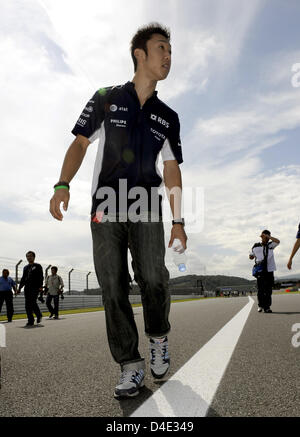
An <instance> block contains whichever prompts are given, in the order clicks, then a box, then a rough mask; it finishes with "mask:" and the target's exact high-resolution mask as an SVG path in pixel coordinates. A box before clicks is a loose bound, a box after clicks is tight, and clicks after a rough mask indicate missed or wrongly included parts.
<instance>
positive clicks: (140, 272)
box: [91, 221, 170, 364]
mask: <svg viewBox="0 0 300 437" xmlns="http://www.w3.org/2000/svg"><path fill="white" fill-rule="evenodd" d="M91 230H92V236H93V252H94V263H95V270H96V273H97V278H98V281H99V284H100V285H101V287H102V298H103V305H104V309H105V319H106V329H107V336H108V342H109V347H110V350H111V353H112V356H113V358H114V359H115V361H116V362H117V363H120V364H126V363H128V362H133V361H139V360H141V355H140V353H139V351H138V331H137V327H136V324H135V320H134V315H133V311H132V307H131V304H130V302H129V298H128V295H129V283H128V264H127V253H128V243H129V245H130V252H131V255H132V258H133V269H134V278H135V280H136V281H137V283H138V285H139V287H140V289H141V298H142V304H143V313H144V325H145V333H146V335H148V336H150V337H160V336H163V335H166V334H167V333H168V332H169V331H170V323H169V320H168V316H169V311H170V293H169V289H168V280H169V272H168V270H167V269H166V267H165V262H164V256H165V241H164V228H163V223H162V222H141V221H139V222H136V223H134V222H130V221H127V222H123V223H120V222H115V223H113V222H108V221H106V222H102V223H93V222H92V223H91Z"/></svg>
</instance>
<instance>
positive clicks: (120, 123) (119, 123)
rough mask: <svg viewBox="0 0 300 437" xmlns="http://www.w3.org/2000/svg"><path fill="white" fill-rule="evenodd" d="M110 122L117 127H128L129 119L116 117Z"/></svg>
mask: <svg viewBox="0 0 300 437" xmlns="http://www.w3.org/2000/svg"><path fill="white" fill-rule="evenodd" d="M110 122H111V123H112V124H114V125H115V126H116V127H126V124H127V120H116V119H114V118H112V119H111V120H110Z"/></svg>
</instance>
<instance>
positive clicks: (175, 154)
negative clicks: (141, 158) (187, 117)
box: [161, 114, 183, 164]
mask: <svg viewBox="0 0 300 437" xmlns="http://www.w3.org/2000/svg"><path fill="white" fill-rule="evenodd" d="M161 154H162V159H163V161H167V160H173V159H176V160H177V162H178V164H181V163H182V162H183V159H182V151H181V140H180V123H179V118H178V116H177V114H176V120H175V122H174V126H172V129H171V131H170V133H169V136H168V138H167V140H166V141H165V143H164V145H163V148H162V150H161Z"/></svg>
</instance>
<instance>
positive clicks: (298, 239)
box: [287, 238, 300, 270]
mask: <svg viewBox="0 0 300 437" xmlns="http://www.w3.org/2000/svg"><path fill="white" fill-rule="evenodd" d="M299 247H300V238H297V240H296V241H295V244H294V247H293V250H292V253H291V255H290V259H289V261H288V263H287V268H288V269H289V270H291V268H292V262H293V258H294V255H295V254H296V252H297V250H298V249H299Z"/></svg>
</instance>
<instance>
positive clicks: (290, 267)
mask: <svg viewBox="0 0 300 437" xmlns="http://www.w3.org/2000/svg"><path fill="white" fill-rule="evenodd" d="M292 263H293V261H292V260H291V259H290V260H289V262H288V263H287V265H286V266H287V268H288V269H289V270H291V269H292Z"/></svg>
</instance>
